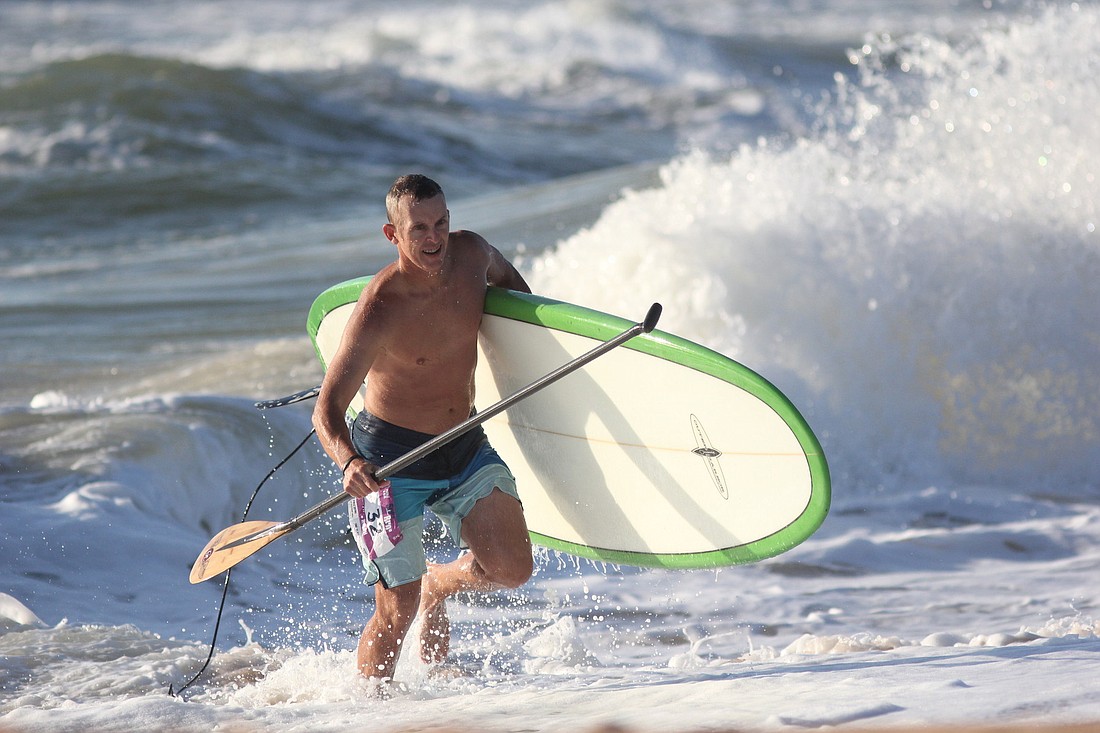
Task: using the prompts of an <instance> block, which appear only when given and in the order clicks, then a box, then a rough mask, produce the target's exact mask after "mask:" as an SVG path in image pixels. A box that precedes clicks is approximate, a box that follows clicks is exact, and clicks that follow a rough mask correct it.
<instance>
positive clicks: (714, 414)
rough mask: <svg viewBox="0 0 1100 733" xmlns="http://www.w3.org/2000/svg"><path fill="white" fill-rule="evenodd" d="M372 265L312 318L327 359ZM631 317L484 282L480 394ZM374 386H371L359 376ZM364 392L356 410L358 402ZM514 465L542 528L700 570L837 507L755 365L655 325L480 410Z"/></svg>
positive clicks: (799, 534)
mask: <svg viewBox="0 0 1100 733" xmlns="http://www.w3.org/2000/svg"><path fill="white" fill-rule="evenodd" d="M369 279H370V278H369V277H366V278H358V279H355V280H350V281H347V282H345V283H341V284H339V285H336V286H334V287H332V288H330V289H329V290H327V291H325V292H324V293H322V294H321V295H320V296H318V298H317V299H316V301H315V302H314V304H313V307H312V308H311V310H310V314H309V319H308V331H309V333H310V336H311V338H312V339H313V341H314V345H315V347H316V349H317V354H318V357H319V358H320V359H321V362H322V364H325V365H327V364H328V362H329V360H330V359H331V358H332V356H333V355H334V354H335V352H336V349H337V348H338V346H339V344H340V339H341V337H342V335H343V330H344V326H345V325H346V323H347V320H348V318H349V316H350V314H351V310H352V308H353V307H354V304H355V302H356V300H357V299H358V297H359V294H360V292H361V291H362V289H363V287H364V286H365V285H366V283H367V282H368V281H369ZM632 325H634V324H633V322H631V321H627V320H625V319H622V318H619V317H616V316H612V315H608V314H606V313H601V312H599V311H595V310H591V309H588V308H583V307H581V306H577V305H573V304H570V303H565V302H561V301H555V300H551V299H549V298H544V297H539V296H534V295H527V294H523V293H515V292H512V291H506V290H500V289H496V288H490V290H489V292H488V295H487V297H486V300H485V314H484V317H483V319H482V325H481V332H480V334H479V363H478V368H477V371H476V373H475V383H476V389H477V401H478V404H479V405H480V406H483V407H484V406H487V405H489V404H492V403H494V402H496V401H498V400H499V399H501V398H503V397H507V396H508V395H511V394H512V393H514V392H515V391H517V390H518V389H520V388H522V387H524V386H526V385H527V384H529V383H530V382H533V381H535V380H536V379H538V378H539V377H541V376H543V375H544V374H546V373H548V372H550V371H552V370H554V369H555V368H557V367H559V366H561V365H562V364H564V363H566V362H567V361H569V360H570V359H573V358H575V357H577V356H579V355H581V354H582V353H585V352H587V351H588V350H589V349H591V348H593V347H594V346H595V345H597V344H598V342H601V341H605V340H607V339H610V338H612V337H614V336H616V335H618V334H619V333H621V332H623V331H625V330H626V329H628V328H630V327H631V326H632ZM363 389H365V387H364V388H363ZM363 389H361V390H360V392H359V395H357V397H356V399H355V400H354V401H353V403H352V405H351V407H350V408H349V413H351V414H355V413H357V412H358V411H359V409H361V407H362V394H363ZM484 428H485V431H486V433H487V434H488V436H489V440H490V442H491V443H492V444H493V446H494V447H495V448H496V449H497V451H498V452H499V453H500V454H501V456H502V457H503V458H504V460H505V461H506V462H507V463H508V465H509V467H510V468H511V469H512V472H513V473H514V474H515V476H516V480H517V484H518V488H519V493H520V498H521V500H522V501H523V506H524V515H525V517H526V519H527V524H528V528H529V530H530V533H531V537H532V539H533V541H535V542H536V543H538V544H541V545H543V546H546V547H549V548H552V549H554V550H559V551H563V552H567V553H571V554H574V555H578V556H581V557H585V558H589V559H592V560H600V561H606V562H611V563H616V564H627V565H638V566H643V567H666V568H704V567H718V566H723V565H731V564H739V563H746V562H752V561H756V560H760V559H763V558H767V557H772V556H775V555H778V554H780V553H782V552H785V551H786V550H788V549H790V548H792V547H794V546H795V545H797V544H798V543H800V542H802V541H803V540H805V539H806V538H807V537H809V536H810V535H811V534H812V533H813V532H814V531H815V530H816V529H817V528H818V527H819V526H820V525H821V523H822V522H823V521H824V519H825V516H826V514H827V512H828V510H829V503H830V483H829V470H828V466H827V463H826V460H825V456H824V453H823V452H822V450H821V446H820V444H819V443H818V440H817V438H816V437H815V436H814V434H813V432H812V430H811V429H810V427H809V425H808V424H807V423H806V421H805V420H804V419H803V417H802V415H801V414H799V412H798V410H797V409H796V408H795V407H794V405H793V404H791V402H790V400H788V399H787V398H786V397H785V396H784V395H783V394H782V393H781V392H780V391H779V390H778V389H776V388H775V387H774V386H773V385H771V384H770V383H769V382H768V381H767V380H765V379H764V378H763V377H761V376H760V375H758V374H756V373H755V372H753V371H752V370H751V369H749V368H747V367H745V366H743V365H741V364H739V363H737V362H735V361H733V360H731V359H729V358H727V357H725V356H723V355H721V354H719V353H717V352H715V351H712V350H710V349H707V348H706V347H703V346H700V345H698V344H695V343H692V342H690V341H687V340H685V339H682V338H679V337H677V336H674V335H672V334H669V333H665V332H663V331H660V330H654V331H653V332H652V333H650V334H643V335H641V336H638V337H635V338H633V339H631V340H630V341H628V342H627V343H626V344H624V345H623V346H621V347H619V348H617V349H614V350H613V351H611V352H608V353H607V354H606V355H604V356H602V357H600V358H599V359H597V360H595V361H593V362H592V363H591V364H589V365H587V366H586V367H584V368H583V369H581V370H579V371H577V372H575V373H573V374H570V375H569V376H566V377H564V378H563V379H562V380H561V381H560V382H558V383H556V384H554V385H552V386H550V387H548V388H546V389H545V390H543V391H542V392H539V393H536V394H535V395H532V396H531V397H528V398H527V399H525V400H522V401H521V402H519V403H517V404H515V405H513V406H512V407H510V408H509V409H508V410H507V411H506V412H504V413H502V414H500V415H497V416H496V417H493V418H491V419H489V420H488V421H486V422H485V424H484Z"/></svg>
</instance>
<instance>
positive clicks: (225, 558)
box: [190, 521, 289, 583]
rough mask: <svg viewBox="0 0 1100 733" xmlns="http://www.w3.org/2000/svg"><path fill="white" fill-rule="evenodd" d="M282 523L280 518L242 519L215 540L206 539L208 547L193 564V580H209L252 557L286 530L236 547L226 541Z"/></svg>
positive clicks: (217, 535) (216, 536)
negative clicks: (267, 520)
mask: <svg viewBox="0 0 1100 733" xmlns="http://www.w3.org/2000/svg"><path fill="white" fill-rule="evenodd" d="M279 524H280V523H279V522H263V521H254V522H242V523H240V524H234V525H233V526H232V527H226V528H225V529H223V530H222V531H221V532H218V533H217V534H216V535H214V538H213V539H212V540H210V541H209V542H207V543H206V547H204V548H202V552H201V553H199V557H198V559H197V560H195V565H194V566H193V567H192V568H191V576H190V578H191V582H192V583H201V582H202V581H204V580H209V579H210V578H213V577H214V576H215V575H219V574H220V573H223V572H225V571H226V570H228V569H229V568H231V567H233V566H234V565H236V564H237V563H239V562H240V561H241V560H244V559H245V558H247V557H250V556H251V555H252V554H254V553H256V552H258V551H259V550H261V549H262V548H263V547H265V546H266V545H268V544H269V543H271V542H274V541H275V540H277V539H279V538H280V537H282V536H283V535H284V534H286V532H272V533H271V534H270V535H268V536H266V537H261V538H259V539H256V540H253V541H251V542H245V543H244V544H241V545H237V546H236V547H228V548H227V547H226V545H229V544H232V543H233V542H236V541H237V540H239V539H242V538H244V537H248V536H249V535H252V534H258V533H260V532H263V531H264V530H266V529H270V528H271V527H276V526H278V525H279ZM288 531H289V530H288Z"/></svg>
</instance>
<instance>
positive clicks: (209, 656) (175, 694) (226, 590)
mask: <svg viewBox="0 0 1100 733" xmlns="http://www.w3.org/2000/svg"><path fill="white" fill-rule="evenodd" d="M316 432H317V431H316V430H310V431H309V435H307V436H306V437H305V438H303V439H302V442H301V443H299V444H298V447H296V448H295V449H294V450H292V451H290V453H288V454H287V456H286V458H284V459H283V460H281V461H279V462H278V464H276V465H275V467H274V468H273V469H271V470H270V471H268V472H267V475H266V476H264V478H263V480H262V481H260V483H259V484H257V486H256V488H255V490H254V491H253V492H252V497H251V498H250V499H249V500H248V504H246V505H245V507H244V514H242V515H241V521H242V522H243V521H245V520H247V519H248V512H249V510H250V509H252V502H254V501H255V500H256V497H257V496H258V495H259V493H260V489H261V488H263V485H264V484H266V483H267V480H268V479H270V478H271V477H272V476H274V475H275V472H276V471H278V470H279V469H280V468H282V467H283V464H285V463H286V462H287V461H289V460H290V459H291V458H293V457H294V454H296V453H297V452H298V451H300V450H301V449H302V446H304V445H305V444H306V443H307V442H309V439H310V438H312V437H313V434H314V433H316ZM232 575H233V569H232V568H230V569H229V570H226V571H225V585H223V586H222V599H221V601H219V602H218V616H217V618H216V619H215V621H214V636H213V638H211V639H210V653H209V654H207V655H206V661H205V662H203V663H202V667H201V668H200V669H199V671H198V672H196V673H195V676H194V677H192V678H191V679H190V680H188V682H187V684H185V685H184V686H183V687H181V688H179V690H173V689H172V685H171V684H169V685H168V695H169V696H170V697H178V696H179V695H180V694H182V693H183V691H184V690H186V689H187V688H188V687H190V686H191V685H192V684H194V682H195V680H197V679H198V678H199V677H201V676H202V673H203V672H205V671H206V668H207V667H208V666H209V665H210V660H211V659H213V658H214V646H215V644H217V643H218V629H219V628H221V625H222V611H224V610H225V597H226V595H227V594H228V593H229V578H230V577H231V576H232Z"/></svg>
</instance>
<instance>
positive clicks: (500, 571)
mask: <svg viewBox="0 0 1100 733" xmlns="http://www.w3.org/2000/svg"><path fill="white" fill-rule="evenodd" d="M482 569H483V570H485V572H486V575H488V576H489V580H490V581H491V582H493V583H494V584H496V585H500V586H504V587H505V588H518V587H520V586H521V585H523V584H524V583H526V582H527V581H528V580H530V579H531V574H532V573H533V572H534V570H535V563H534V560H533V559H532V557H531V551H530V547H528V548H527V551H526V552H519V553H516V554H515V555H513V556H510V557H507V558H501V559H499V560H498V561H497V562H495V563H493V564H492V566H491V567H485V566H484V565H482Z"/></svg>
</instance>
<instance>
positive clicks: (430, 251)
mask: <svg viewBox="0 0 1100 733" xmlns="http://www.w3.org/2000/svg"><path fill="white" fill-rule="evenodd" d="M442 249H443V245H442V244H441V245H439V246H438V247H436V248H435V249H423V250H420V251H421V252H423V253H424V254H426V255H429V256H430V255H437V254H439V253H440V251H442Z"/></svg>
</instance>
